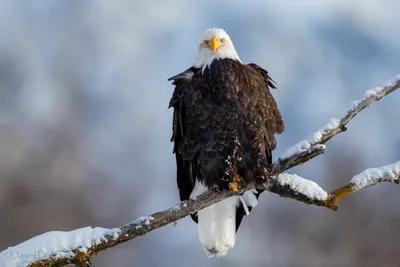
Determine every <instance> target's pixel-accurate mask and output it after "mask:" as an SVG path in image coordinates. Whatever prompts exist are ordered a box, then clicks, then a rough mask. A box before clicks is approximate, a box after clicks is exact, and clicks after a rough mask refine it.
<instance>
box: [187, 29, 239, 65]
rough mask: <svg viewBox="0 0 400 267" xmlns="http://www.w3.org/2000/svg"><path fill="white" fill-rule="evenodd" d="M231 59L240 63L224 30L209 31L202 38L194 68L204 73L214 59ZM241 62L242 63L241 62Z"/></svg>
mask: <svg viewBox="0 0 400 267" xmlns="http://www.w3.org/2000/svg"><path fill="white" fill-rule="evenodd" d="M223 58H230V59H235V60H238V61H240V58H239V55H238V53H237V52H236V50H235V47H234V46H233V43H232V40H231V38H230V37H229V35H228V34H227V33H226V32H225V31H224V30H223V29H216V28H212V29H208V30H206V31H205V32H204V33H203V35H202V36H201V38H200V44H199V52H198V54H197V57H196V61H195V63H194V65H193V66H194V67H196V68H202V69H203V71H204V69H205V68H206V67H207V66H210V65H211V63H212V62H213V60H214V59H223ZM240 62H241V61H240Z"/></svg>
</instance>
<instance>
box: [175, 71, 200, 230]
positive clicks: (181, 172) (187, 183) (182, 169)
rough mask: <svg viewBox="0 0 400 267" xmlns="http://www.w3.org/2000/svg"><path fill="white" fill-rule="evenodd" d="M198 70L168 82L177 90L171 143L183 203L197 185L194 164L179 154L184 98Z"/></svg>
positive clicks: (183, 125) (195, 215)
mask: <svg viewBox="0 0 400 267" xmlns="http://www.w3.org/2000/svg"><path fill="white" fill-rule="evenodd" d="M196 70H197V69H195V68H189V69H187V70H185V71H184V72H182V73H180V74H178V75H175V76H173V77H171V78H169V79H168V81H173V83H172V84H173V85H175V90H174V93H173V95H172V98H171V100H170V103H169V107H173V108H174V115H173V126H172V138H171V142H174V153H175V157H176V166H177V184H178V189H179V195H180V199H181V201H183V200H187V199H189V198H190V193H191V192H192V190H193V187H194V185H195V175H194V173H193V168H192V162H190V161H188V160H184V159H183V157H182V155H181V154H180V153H177V152H178V148H179V146H180V144H181V142H182V141H183V136H184V135H185V132H186V129H185V123H184V121H185V119H186V118H185V114H186V112H185V110H186V109H187V108H188V107H186V106H185V101H184V97H185V96H187V94H189V93H190V92H189V90H190V82H191V80H192V77H193V75H194V73H195V72H196ZM191 216H192V219H193V220H194V221H195V222H196V223H197V214H192V215H191Z"/></svg>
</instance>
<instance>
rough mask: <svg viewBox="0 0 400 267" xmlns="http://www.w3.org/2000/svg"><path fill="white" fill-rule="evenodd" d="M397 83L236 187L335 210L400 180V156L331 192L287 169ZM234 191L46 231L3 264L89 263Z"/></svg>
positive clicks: (319, 149)
mask: <svg viewBox="0 0 400 267" xmlns="http://www.w3.org/2000/svg"><path fill="white" fill-rule="evenodd" d="M399 87H400V77H398V78H396V79H395V80H394V81H393V82H390V83H389V84H387V85H386V86H385V87H383V88H376V89H374V90H369V91H367V93H366V94H365V96H364V97H363V98H362V99H361V100H359V101H356V102H354V103H353V105H352V107H351V108H350V109H349V110H348V111H347V112H346V114H345V115H344V117H343V118H342V119H340V120H338V119H332V120H331V121H330V122H329V123H328V124H327V125H325V126H324V127H322V128H321V129H320V130H318V131H316V132H315V133H313V134H312V135H310V136H309V137H308V138H307V139H305V140H303V141H301V142H299V143H297V144H296V145H294V146H293V147H291V148H289V149H288V150H287V151H286V152H285V153H284V154H283V155H282V156H281V157H280V158H279V159H278V160H276V161H275V162H274V163H273V164H272V165H270V166H265V167H266V170H267V173H268V178H269V179H265V180H262V181H257V184H248V185H246V186H245V187H244V188H241V190H240V191H239V192H238V193H239V194H242V193H244V192H245V191H247V190H250V189H254V188H259V189H265V190H267V191H270V192H272V193H276V194H279V195H280V196H282V197H288V198H292V199H295V200H297V201H301V202H304V203H307V204H312V205H317V206H323V207H327V208H330V209H332V210H336V209H337V208H336V206H335V203H336V202H337V201H339V200H341V199H343V198H344V197H346V196H347V195H349V194H350V193H353V192H356V191H358V190H360V189H362V188H365V187H368V186H372V185H375V184H377V183H380V182H384V181H389V182H396V183H399V176H400V162H397V163H395V164H392V165H388V166H385V167H382V168H376V169H368V170H365V171H364V172H362V173H360V174H358V175H356V176H354V177H353V179H352V180H351V182H350V183H349V184H348V185H346V186H344V187H341V188H339V189H337V190H335V191H333V192H332V193H327V192H326V191H325V190H323V189H322V188H321V187H320V186H319V185H318V184H316V183H315V182H313V181H310V180H307V179H304V178H301V177H299V176H297V175H295V174H287V173H284V172H285V171H286V170H288V169H290V168H292V167H294V166H297V165H301V164H303V163H305V162H307V161H309V160H311V159H312V158H314V157H316V156H318V155H320V154H322V153H324V151H325V148H326V147H325V145H324V144H325V143H326V142H327V141H328V140H330V139H331V138H332V137H334V136H335V135H337V134H338V133H341V132H343V131H345V130H346V125H347V124H348V122H349V121H350V120H351V119H352V118H354V116H356V115H357V114H358V113H359V112H360V111H362V110H363V109H364V108H366V107H368V106H369V105H370V104H372V103H374V102H377V101H379V100H380V99H381V98H383V97H384V96H386V95H388V94H389V93H391V92H393V91H395V90H396V89H398V88H399ZM233 194H234V193H233V192H231V191H222V192H208V193H205V194H203V195H201V196H199V197H197V198H196V199H195V200H187V201H183V202H181V203H180V204H178V205H176V206H174V207H171V208H169V209H167V210H164V211H160V212H157V213H155V214H153V215H151V216H147V217H141V218H139V219H137V220H135V221H133V222H131V223H128V224H126V225H124V226H122V227H118V228H114V229H104V228H91V227H86V228H82V229H77V230H74V231H71V232H48V233H45V234H42V235H40V236H37V237H34V238H32V239H30V240H27V241H25V242H23V243H21V244H19V245H17V246H14V247H9V248H8V249H6V250H4V251H2V252H0V267H20V266H21V267H22V266H35V267H39V266H63V265H67V264H71V263H74V264H76V265H78V266H89V265H90V260H91V258H92V257H93V256H95V255H96V254H97V253H98V252H100V251H103V250H105V249H107V248H110V247H113V246H116V245H118V244H121V243H124V242H127V241H129V240H131V239H134V238H136V237H140V236H143V235H145V234H146V233H148V232H150V231H152V230H154V229H157V228H160V227H162V226H164V225H167V224H170V223H173V222H175V221H177V220H179V219H181V218H184V217H186V216H188V215H189V214H192V213H194V212H196V211H198V210H201V209H204V208H205V207H208V206H210V205H212V204H214V203H216V202H218V201H221V200H223V199H225V198H227V197H229V196H232V195H233Z"/></svg>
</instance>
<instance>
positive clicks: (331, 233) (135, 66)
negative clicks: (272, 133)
mask: <svg viewBox="0 0 400 267" xmlns="http://www.w3.org/2000/svg"><path fill="white" fill-rule="evenodd" d="M398 10H400V2H399V1H397V0H360V1H355V0H354V1H348V0H324V1H323V0H315V1H311V0H308V1H295V0H293V1H272V0H271V1H265V0H263V1H261V0H253V1H228V0H226V1H218V2H216V1H203V2H200V1H197V2H189V1H186V0H171V1H161V0H160V1H156V0H148V1H131V0H121V1H108V0H100V1H67V0H64V1H61V0H60V1H51V0H36V1H12V0H8V1H7V0H3V1H0V148H1V149H0V218H1V222H0V225H1V227H0V251H1V250H3V249H6V248H7V247H8V246H12V245H16V244H18V243H20V242H22V241H24V240H26V239H28V238H31V237H33V236H35V235H38V234H41V233H43V232H47V231H50V230H73V229H76V228H80V227H84V226H88V225H90V226H101V227H115V226H119V225H122V224H124V223H126V222H128V221H131V220H133V219H135V218H137V217H139V216H141V215H148V214H151V213H153V212H155V211H158V210H161V209H164V208H167V207H168V206H172V205H174V204H176V203H177V202H178V201H179V199H178V191H177V188H176V184H175V162H174V156H173V154H172V153H171V152H172V144H171V143H170V142H169V139H170V136H171V116H172V110H167V106H168V101H169V98H170V96H171V94H172V91H173V87H172V85H171V84H170V83H169V82H167V81H166V79H167V78H169V77H171V76H173V75H175V74H177V73H178V72H180V71H183V70H185V69H186V68H187V67H188V66H189V65H190V64H192V62H193V61H194V59H195V54H196V52H197V42H198V39H199V38H200V36H201V34H202V33H203V31H204V30H205V29H207V28H209V27H222V28H224V29H225V30H226V31H227V32H228V34H230V36H231V38H232V40H233V42H234V44H235V46H236V49H237V50H238V52H239V55H240V56H241V59H242V60H243V61H244V62H255V63H258V64H259V65H261V66H262V67H265V68H266V69H267V70H268V71H269V73H270V74H271V76H272V78H273V79H274V80H276V81H277V82H278V84H279V90H277V91H274V92H273V93H274V95H275V97H276V99H277V101H278V104H279V107H280V109H281V110H282V113H283V117H284V119H285V122H286V132H285V133H284V134H283V135H282V136H280V137H279V138H278V148H277V150H276V152H275V154H274V156H275V157H274V158H276V157H278V156H279V155H280V154H281V153H282V152H283V151H284V150H285V149H286V148H288V147H289V146H290V145H292V144H294V143H296V142H297V141H299V140H301V139H304V138H305V137H306V136H307V135H308V134H310V133H312V132H313V131H314V130H317V129H318V128H319V127H320V126H322V125H324V124H325V123H327V122H329V120H330V118H331V117H340V116H341V115H342V114H343V113H344V112H345V110H346V109H347V108H348V107H350V103H351V102H352V101H353V100H355V99H358V98H361V97H362V96H363V95H364V91H366V90H367V89H370V88H372V87H375V86H380V85H383V84H384V83H386V82H387V81H388V80H389V79H391V78H392V77H394V76H395V75H396V74H398V73H400V67H399V66H400V64H399V62H400V30H399V29H400V20H399V19H398ZM399 101H400V92H395V93H394V94H393V95H391V96H389V97H388V98H387V99H384V100H383V101H382V102H380V103H378V104H374V105H373V106H371V107H370V108H368V109H367V110H365V111H363V112H362V113H361V114H360V116H359V117H357V118H355V119H354V120H353V121H352V122H351V123H350V124H349V127H348V129H349V130H348V131H347V132H346V133H345V134H342V135H340V136H338V137H336V138H335V139H334V140H332V141H331V142H329V143H328V150H327V152H326V153H325V155H323V156H321V157H318V158H317V159H315V160H313V161H312V162H310V163H307V164H306V165H304V166H301V167H298V168H296V169H295V170H293V171H296V172H297V173H298V174H299V175H302V176H304V177H307V178H310V179H313V180H315V181H317V182H318V183H320V184H321V185H322V186H323V187H324V188H326V189H327V190H332V189H335V188H336V187H338V186H340V185H343V184H344V183H346V182H347V181H349V180H350V178H351V177H352V176H353V175H355V174H357V173H359V172H360V171H362V170H363V169H365V168H368V167H378V166H383V165H386V164H389V163H392V162H396V161H398V160H399V159H400V134H399V133H400V124H399V121H400V107H399V106H398V103H399ZM399 202H400V194H399V188H398V187H396V186H394V185H390V184H388V185H387V184H385V185H381V186H379V187H374V188H370V189H367V190H364V191H362V192H360V193H357V194H355V195H353V196H351V197H350V198H348V199H345V200H343V201H342V202H340V209H339V211H338V212H332V211H329V210H327V209H323V208H318V207H311V206H306V205H304V204H301V203H296V202H294V201H291V200H285V199H280V198H279V197H278V196H277V195H272V194H268V193H266V194H263V195H262V196H261V201H260V205H259V206H258V207H257V208H256V209H255V210H254V211H253V212H252V214H251V216H250V217H247V218H245V220H244V222H243V223H242V225H241V228H240V231H239V233H238V238H237V244H236V246H235V248H234V249H232V250H230V251H229V254H228V255H227V256H226V257H223V258H217V259H215V258H213V259H209V258H207V257H206V256H205V253H204V251H203V249H202V248H201V246H200V244H199V242H198V238H197V227H196V225H195V224H194V223H192V221H191V220H190V219H189V218H185V219H183V220H181V221H179V224H178V225H177V226H176V227H173V226H171V225H169V226H167V227H164V228H162V229H159V230H156V231H154V232H152V233H150V234H148V235H147V236H146V237H145V238H143V239H138V240H134V241H131V242H129V243H128V244H125V245H122V246H118V247H115V248H113V249H109V250H107V251H106V252H103V253H101V254H99V256H98V257H95V259H94V261H93V263H94V266H98V267H108V266H121V267H128V266H129V267H130V266H154V267H156V266H157V267H158V266H160V267H165V266H194V267H197V266H199V267H200V266H221V267H222V266H229V267H231V266H232V267H233V266H254V267H256V266H260V267H261V266H271V267H292V266H293V267H303V266H304V267H306V266H307V267H320V266H324V267H333V266H335V267H337V266H340V267H347V266H348V267H350V266H367V267H369V266H371V267H372V266H381V267H395V266H399V264H400V255H399V253H398V240H400V231H399V230H398V229H399V228H398V225H399V223H400V208H399V205H398V203H399Z"/></svg>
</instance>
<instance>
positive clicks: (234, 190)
mask: <svg viewBox="0 0 400 267" xmlns="http://www.w3.org/2000/svg"><path fill="white" fill-rule="evenodd" d="M231 189H232V191H233V192H235V193H237V192H238V191H239V190H238V188H237V186H236V184H235V183H231Z"/></svg>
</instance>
